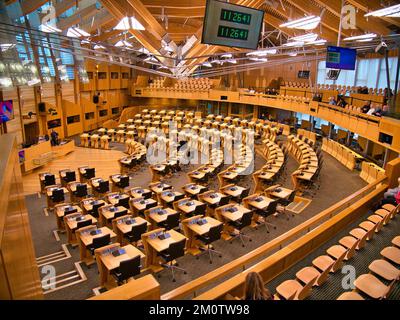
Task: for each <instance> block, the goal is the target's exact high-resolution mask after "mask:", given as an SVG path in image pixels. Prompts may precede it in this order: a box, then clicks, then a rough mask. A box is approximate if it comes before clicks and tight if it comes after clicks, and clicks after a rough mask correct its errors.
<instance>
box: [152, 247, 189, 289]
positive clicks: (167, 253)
mask: <svg viewBox="0 0 400 320" xmlns="http://www.w3.org/2000/svg"><path fill="white" fill-rule="evenodd" d="M185 244H186V239H183V240H181V241H178V242H173V243H171V244H170V245H169V247H168V249H166V250H164V251H161V252H160V253H159V254H158V255H159V256H160V257H161V258H162V259H163V260H164V261H165V262H166V263H165V264H162V266H163V267H165V268H167V269H169V270H171V272H172V281H173V282H175V281H176V279H175V270H180V271H183V273H184V274H186V270H184V269H182V268H179V267H178V263H176V264H175V265H174V264H173V261H174V260H176V259H177V258H180V257H183V256H184V255H185ZM158 276H159V277H160V274H158Z"/></svg>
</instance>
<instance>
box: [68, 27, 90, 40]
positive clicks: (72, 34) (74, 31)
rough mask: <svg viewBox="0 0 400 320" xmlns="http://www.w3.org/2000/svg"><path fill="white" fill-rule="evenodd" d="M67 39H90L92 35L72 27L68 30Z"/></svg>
mask: <svg viewBox="0 0 400 320" xmlns="http://www.w3.org/2000/svg"><path fill="white" fill-rule="evenodd" d="M67 37H71V38H82V37H85V38H86V37H90V33H87V32H86V31H85V30H82V29H79V28H76V27H70V28H68V31H67Z"/></svg>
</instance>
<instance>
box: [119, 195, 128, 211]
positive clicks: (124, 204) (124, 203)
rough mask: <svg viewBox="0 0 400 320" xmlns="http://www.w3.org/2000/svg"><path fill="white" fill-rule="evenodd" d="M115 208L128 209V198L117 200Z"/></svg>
mask: <svg viewBox="0 0 400 320" xmlns="http://www.w3.org/2000/svg"><path fill="white" fill-rule="evenodd" d="M117 206H122V207H124V208H127V209H129V197H126V198H122V199H119V200H118V204H117Z"/></svg>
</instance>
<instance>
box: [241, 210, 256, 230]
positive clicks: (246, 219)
mask: <svg viewBox="0 0 400 320" xmlns="http://www.w3.org/2000/svg"><path fill="white" fill-rule="evenodd" d="M252 217H253V211H249V212H246V213H244V214H243V216H242V218H241V219H240V222H241V225H242V226H241V227H242V228H244V227H247V226H249V225H251V219H252Z"/></svg>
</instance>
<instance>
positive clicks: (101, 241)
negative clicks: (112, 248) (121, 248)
mask: <svg viewBox="0 0 400 320" xmlns="http://www.w3.org/2000/svg"><path fill="white" fill-rule="evenodd" d="M110 240H111V237H110V234H105V235H104V236H101V237H98V238H94V239H93V243H92V247H93V248H94V249H98V248H101V247H105V246H107V245H109V244H110Z"/></svg>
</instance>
